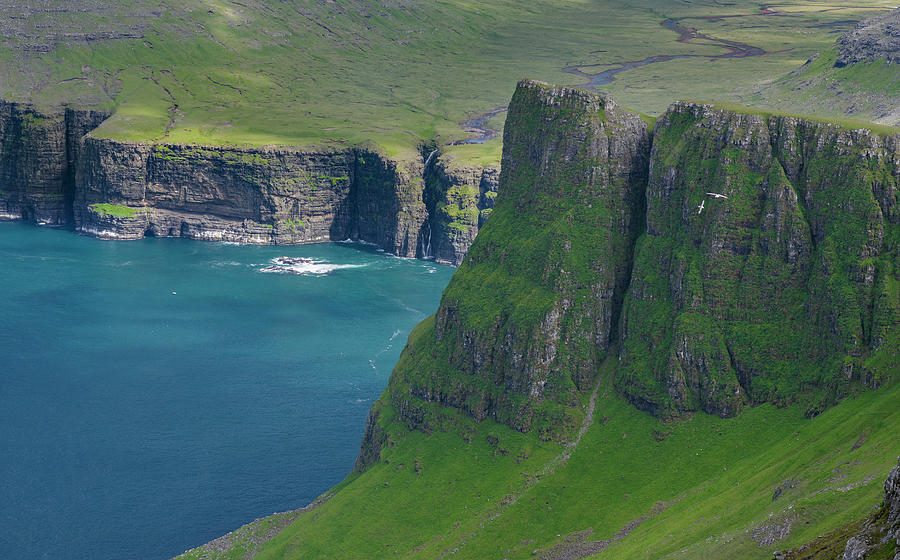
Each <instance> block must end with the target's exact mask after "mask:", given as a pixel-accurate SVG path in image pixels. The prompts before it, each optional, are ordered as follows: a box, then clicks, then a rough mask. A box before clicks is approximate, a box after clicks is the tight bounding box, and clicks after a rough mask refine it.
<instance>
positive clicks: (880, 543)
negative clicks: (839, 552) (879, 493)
mask: <svg viewBox="0 0 900 560" xmlns="http://www.w3.org/2000/svg"><path fill="white" fill-rule="evenodd" d="M890 552H893V553H894V560H900V464H898V465H897V466H896V467H894V468H893V470H891V473H890V474H889V475H888V477H887V480H885V481H884V501H883V502H882V503H881V505H880V506H879V507H878V509H876V510H875V511H874V512H873V513H872V514H871V515H870V516H869V517H868V518H867V519H866V521H865V523H863V526H862V528H861V529H860V531H859V533H858V534H857V535H856V536H854V537H852V538H851V539H850V540H849V541H847V548H846V549H845V550H844V555H843V556H842V559H843V560H865V559H867V558H887V557H889V556H888V555H889V553H890Z"/></svg>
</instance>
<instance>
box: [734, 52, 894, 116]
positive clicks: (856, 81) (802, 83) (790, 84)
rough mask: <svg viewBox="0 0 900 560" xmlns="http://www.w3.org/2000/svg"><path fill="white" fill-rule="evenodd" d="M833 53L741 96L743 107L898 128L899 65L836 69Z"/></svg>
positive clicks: (875, 63) (881, 63)
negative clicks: (849, 118) (851, 117)
mask: <svg viewBox="0 0 900 560" xmlns="http://www.w3.org/2000/svg"><path fill="white" fill-rule="evenodd" d="M836 59H837V50H836V49H834V48H831V49H826V50H824V51H822V52H821V53H820V55H819V56H818V57H817V58H815V59H814V60H811V61H810V62H809V63H807V64H804V65H803V66H801V67H800V68H798V69H796V70H794V71H793V72H791V73H789V74H787V75H785V76H782V77H780V78H779V79H777V80H774V81H773V82H772V83H771V84H769V85H767V86H766V87H764V88H761V89H759V90H758V91H756V92H753V93H752V94H749V95H746V96H744V97H743V101H744V102H745V103H750V104H753V105H755V106H760V107H777V108H779V109H784V110H791V111H797V112H804V113H816V114H818V115H820V116H826V117H829V118H832V117H841V116H844V115H846V114H852V115H854V116H856V118H861V119H869V120H873V121H876V122H882V123H885V124H889V125H898V124H900V66H898V65H896V64H893V65H891V64H887V63H886V62H885V61H884V60H879V61H873V62H860V63H857V64H853V65H850V66H845V67H843V68H836V67H835V66H834V62H835V60H836Z"/></svg>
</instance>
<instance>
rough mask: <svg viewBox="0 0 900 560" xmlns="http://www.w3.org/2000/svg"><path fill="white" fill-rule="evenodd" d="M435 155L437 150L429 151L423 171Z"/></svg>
mask: <svg viewBox="0 0 900 560" xmlns="http://www.w3.org/2000/svg"><path fill="white" fill-rule="evenodd" d="M436 153H437V150H431V153H430V154H428V157H427V158H425V169H428V164H429V163H431V158H433V157H434V154H436Z"/></svg>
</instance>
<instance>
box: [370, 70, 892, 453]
mask: <svg viewBox="0 0 900 560" xmlns="http://www.w3.org/2000/svg"><path fill="white" fill-rule="evenodd" d="M502 163H503V167H502V171H501V174H500V188H499V195H498V197H497V201H496V205H495V207H494V209H493V211H492V213H491V219H490V220H489V221H488V222H487V224H485V227H484V228H483V229H482V230H481V231H480V232H479V234H478V237H477V239H476V240H475V242H474V243H473V244H472V247H471V249H470V250H469V253H468V255H467V256H466V258H465V260H464V261H463V263H462V265H461V266H460V267H459V270H458V271H457V272H456V274H455V275H454V277H453V279H452V280H451V282H450V285H449V286H448V287H447V289H446V290H445V291H444V296H443V299H442V301H441V305H440V308H439V309H438V311H437V313H436V315H435V316H434V317H432V318H429V319H427V320H426V321H424V322H423V323H422V324H421V325H419V326H418V327H417V328H416V329H415V330H414V331H413V333H412V334H411V335H410V339H409V343H408V345H407V348H406V349H405V350H404V352H403V355H402V356H401V360H400V362H399V363H398V365H397V367H396V368H395V370H394V374H393V375H392V377H391V381H390V383H389V387H388V391H387V393H386V397H385V401H384V402H385V403H389V404H390V405H391V407H392V408H393V410H394V411H395V412H396V414H397V415H398V417H399V418H400V419H402V420H403V421H404V422H405V423H406V425H407V426H408V427H409V428H411V429H413V428H418V429H424V430H426V431H429V430H431V429H436V428H439V427H440V426H441V425H442V422H445V421H447V420H446V419H447V418H449V417H447V416H442V415H443V414H444V412H443V411H445V410H446V409H447V408H448V407H450V408H455V409H459V410H463V411H465V413H467V414H468V415H469V416H471V417H473V418H474V419H476V420H478V421H480V420H483V419H488V418H491V419H494V420H496V421H498V422H501V423H504V424H506V425H508V426H510V427H513V428H515V429H518V430H522V431H528V430H538V432H539V433H540V434H541V435H542V436H545V437H547V438H551V439H561V440H562V439H566V438H567V437H568V435H570V434H571V429H572V427H573V426H574V425H576V424H577V421H578V419H579V418H580V415H581V406H580V404H581V403H582V400H581V397H583V396H584V393H583V391H584V390H586V389H587V388H589V387H592V386H593V383H594V382H595V381H596V379H597V375H598V373H599V371H600V369H601V363H602V362H604V361H605V359H606V358H607V357H608V356H609V354H610V352H615V354H613V356H611V357H612V358H614V360H611V361H608V362H607V363H608V364H609V368H610V371H611V372H613V376H614V378H613V385H614V387H615V388H616V389H617V390H618V391H619V392H620V394H622V395H623V396H624V397H625V398H626V399H628V400H629V401H630V402H631V403H633V404H634V405H636V406H638V407H639V408H642V409H644V410H647V411H649V412H651V413H653V414H654V415H656V416H658V417H660V418H664V419H671V418H677V417H680V416H684V415H687V414H691V413H693V412H695V411H704V412H707V413H710V414H715V415H719V416H722V417H729V416H734V415H736V414H738V413H740V412H741V410H742V409H743V408H744V407H746V406H752V405H756V404H759V403H763V402H772V403H776V404H780V405H783V404H789V403H796V402H801V403H805V405H806V406H807V413H808V415H810V416H812V415H815V414H817V413H819V412H821V411H822V410H824V409H825V408H827V407H828V406H830V405H831V404H833V403H835V402H837V400H839V399H840V398H842V397H843V396H845V395H847V394H849V393H850V392H852V391H853V390H855V389H856V388H865V387H876V386H878V385H880V384H882V383H884V382H886V381H887V380H889V379H891V378H892V376H894V375H895V374H896V359H897V356H898V355H900V293H898V291H897V286H898V285H900V283H898V272H900V271H898V269H897V266H898V263H900V258H898V251H900V247H898V244H900V200H898V197H900V138H898V137H897V136H891V135H879V134H877V133H875V132H872V131H869V130H850V129H847V128H842V127H840V126H836V125H830V124H824V123H817V122H812V121H808V120H803V119H797V118H792V117H784V116H769V115H760V114H750V113H744V112H739V111H732V110H724V109H719V108H716V107H714V106H711V105H699V104H694V103H677V104H675V105H673V106H672V107H671V108H670V109H669V111H668V112H667V113H666V114H665V115H664V116H662V117H661V118H660V119H658V120H657V121H656V124H655V128H654V131H653V135H652V141H651V136H650V134H649V133H648V130H647V125H646V124H645V122H644V121H643V120H642V119H641V118H639V116H638V115H636V114H634V113H631V112H629V111H626V110H624V109H622V108H620V107H618V106H616V105H615V103H613V102H612V100H610V99H609V98H607V97H604V96H597V95H594V94H591V93H588V92H585V91H581V90H577V89H571V88H555V87H551V86H548V85H546V84H541V83H537V82H529V81H525V82H522V83H520V84H519V87H518V89H517V90H516V93H515V95H514V97H513V100H512V103H511V104H510V108H509V116H508V119H507V123H506V126H505V136H504V147H503V161H502ZM470 193H471V194H470V197H471V199H474V188H472V189H471V190H470ZM442 196H443V192H442ZM383 405H384V403H380V405H379V406H383ZM368 432H372V433H375V432H374V431H373V430H368ZM567 434H568V435H567ZM377 448H378V445H375V444H374V443H373V445H370V446H367V444H365V443H364V445H363V449H368V450H369V451H370V452H369V454H368V455H367V458H366V461H365V462H364V463H365V464H370V463H371V459H372V456H373V452H372V450H373V449H377Z"/></svg>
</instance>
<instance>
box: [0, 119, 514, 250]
mask: <svg viewBox="0 0 900 560" xmlns="http://www.w3.org/2000/svg"><path fill="white" fill-rule="evenodd" d="M106 117H107V115H106V114H103V113H100V112H92V111H76V110H70V109H65V110H59V111H50V112H42V111H39V110H37V109H35V108H34V107H30V106H27V105H21V104H15V103H2V104H0V219H6V220H16V219H24V220H30V221H34V222H37V223H39V224H44V225H72V226H74V228H75V229H76V230H77V231H78V232H80V233H84V234H87V235H93V236H97V237H101V238H106V239H138V238H141V237H144V236H148V235H149V236H158V237H186V238H193V239H207V240H218V241H232V242H241V243H258V244H268V243H275V244H292V243H309V242H316V241H329V240H344V239H353V240H360V241H365V242H368V243H372V244H375V245H377V246H378V247H380V248H382V249H384V250H385V251H388V252H390V253H392V254H395V255H398V256H403V257H420V258H434V259H436V260H437V261H439V262H444V263H450V264H459V262H460V261H461V260H462V258H463V256H464V255H465V253H466V251H467V249H468V247H469V245H470V244H471V242H472V240H473V239H474V237H475V234H476V233H477V231H478V228H479V227H480V225H481V224H482V223H483V222H484V220H485V218H486V216H487V215H488V214H489V213H490V209H491V207H492V206H493V195H494V194H495V192H496V189H497V175H498V172H497V169H496V168H492V167H486V168H485V167H462V166H458V165H456V164H455V163H454V162H453V161H452V159H449V158H442V157H441V154H440V153H439V152H436V153H435V154H434V155H433V156H432V157H430V158H429V155H430V152H429V153H426V154H423V155H422V156H420V157H415V158H407V159H396V158H390V157H387V156H385V155H383V154H382V153H381V152H380V151H378V150H377V149H374V148H373V149H367V148H359V147H357V148H347V149H301V148H291V147H268V148H237V147H216V146H196V145H171V144H151V143H134V142H121V141H116V140H111V139H108V138H99V137H94V136H92V135H90V134H89V133H90V132H91V131H92V130H93V129H95V128H96V127H97V126H99V125H100V124H101V123H102V122H103V120H104V119H105V118H106ZM426 163H427V165H426Z"/></svg>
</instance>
